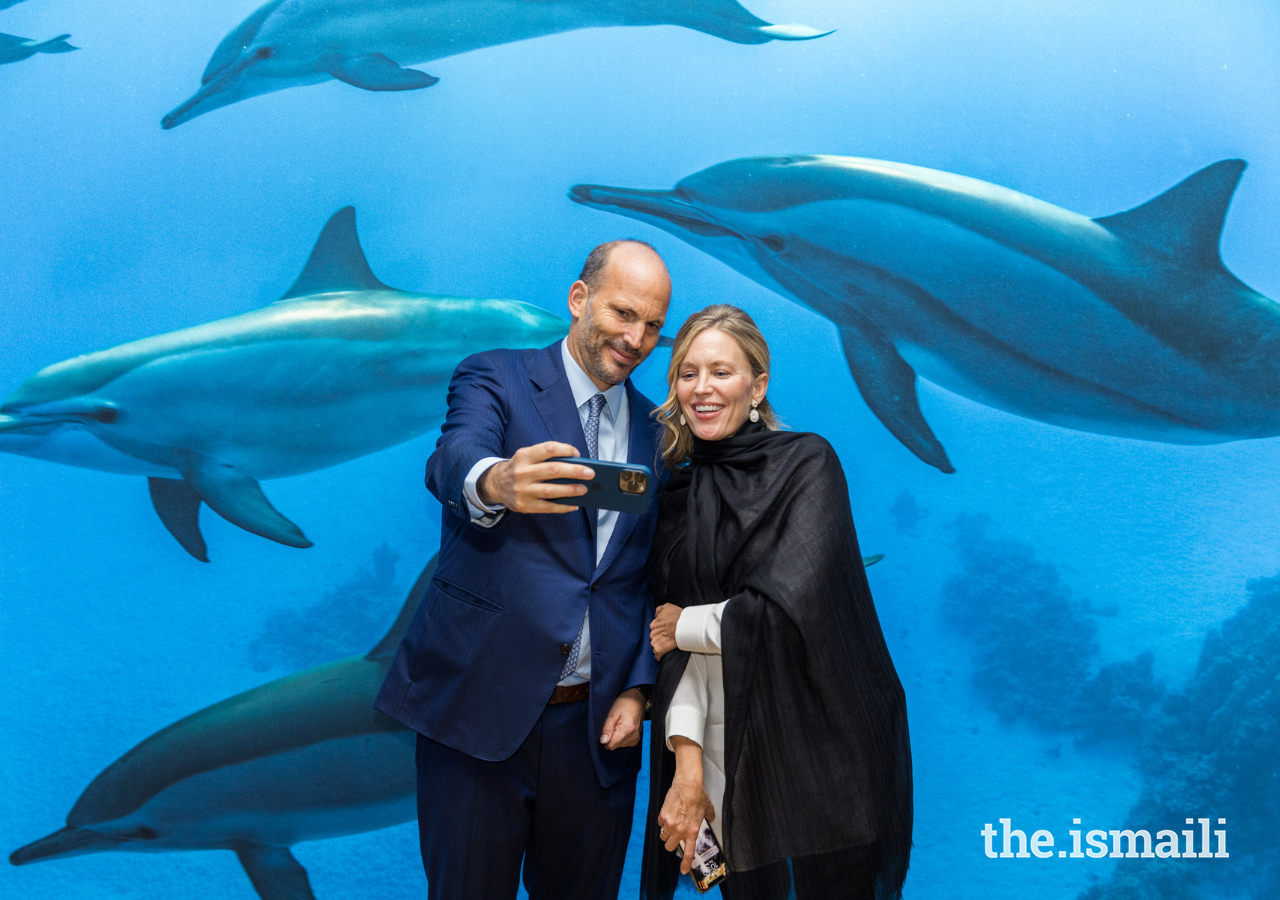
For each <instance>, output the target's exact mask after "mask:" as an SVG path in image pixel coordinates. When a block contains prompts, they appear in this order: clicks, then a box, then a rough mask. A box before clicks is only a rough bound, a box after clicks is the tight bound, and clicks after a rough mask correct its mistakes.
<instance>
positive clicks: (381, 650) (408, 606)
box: [365, 553, 440, 659]
mask: <svg viewBox="0 0 1280 900" xmlns="http://www.w3.org/2000/svg"><path fill="white" fill-rule="evenodd" d="M439 561H440V554H439V553H437V554H436V555H435V556H433V557H431V559H429V560H428V561H427V564H426V566H425V567H424V568H423V570H422V574H421V575H419V576H418V580H417V581H415V582H414V583H413V587H412V588H410V589H409V596H408V597H407V598H406V599H405V601H404V606H402V607H400V615H398V616H396V620H395V622H394V623H393V624H392V625H391V628H389V629H388V630H387V633H386V634H385V635H383V637H382V640H380V641H378V643H377V644H375V645H374V647H373V649H372V650H370V651H369V652H368V653H366V654H365V659H388V658H390V657H392V656H395V653H396V648H397V647H399V646H400V642H401V641H402V640H404V633H405V632H406V631H408V630H409V623H410V622H411V621H413V615H414V613H416V612H417V611H418V604H420V603H421V602H422V596H423V595H424V594H425V593H426V592H427V587H428V586H429V585H430V584H431V579H432V577H434V576H435V574H436V563H438V562H439Z"/></svg>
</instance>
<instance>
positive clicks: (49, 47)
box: [35, 34, 80, 53]
mask: <svg viewBox="0 0 1280 900" xmlns="http://www.w3.org/2000/svg"><path fill="white" fill-rule="evenodd" d="M69 37H71V35H69V34H60V35H58V36H57V37H56V38H49V40H47V41H44V42H43V43H39V44H36V46H35V51H36V52H37V53H70V52H71V51H72V50H79V49H80V48H79V47H72V46H71V45H70V44H68V43H67V38H69Z"/></svg>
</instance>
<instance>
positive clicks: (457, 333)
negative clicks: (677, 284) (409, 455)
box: [0, 206, 569, 561]
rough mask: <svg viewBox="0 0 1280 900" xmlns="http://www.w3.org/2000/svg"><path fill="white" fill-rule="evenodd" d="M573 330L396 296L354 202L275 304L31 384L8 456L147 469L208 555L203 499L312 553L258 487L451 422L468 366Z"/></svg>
mask: <svg viewBox="0 0 1280 900" xmlns="http://www.w3.org/2000/svg"><path fill="white" fill-rule="evenodd" d="M568 326H569V323H568V322H566V321H565V320H564V319H561V318H559V317H557V316H553V315H552V314H551V313H548V312H546V311H545V310H542V309H539V308H538V307H536V306H533V305H531V304H529V303H521V302H518V301H514V300H481V299H470V298H462V297H442V296H434V295H430V294H411V293H407V292H405V291H399V290H396V289H394V288H389V287H387V286H386V285H385V284H383V283H382V282H380V281H379V280H378V279H377V278H376V277H375V276H374V274H373V272H372V271H371V270H370V268H369V264H368V262H367V261H366V260H365V256H364V252H363V251H362V250H361V248H360V242H359V239H358V238H357V236H356V229H355V211H354V210H353V209H352V208H351V207H349V206H348V207H345V208H344V209H341V210H339V211H338V212H337V213H335V214H334V216H333V217H332V218H331V219H330V220H329V223H328V224H327V225H326V226H325V227H324V230H323V231H322V232H321V234H320V239H319V240H318V241H317V242H316V245H315V249H314V250H312V252H311V258H310V259H309V260H308V262H307V265H306V268H305V269H303V271H302V274H301V275H300V276H298V280H297V281H296V282H294V284H293V287H291V288H290V289H289V290H288V291H286V292H285V295H284V297H282V298H281V299H280V300H279V301H277V302H275V303H272V304H270V305H268V306H266V307H264V308H262V309H258V310H254V311H252V312H248V313H244V314H242V315H238V316H232V317H230V318H227V319H220V320H218V321H215V322H209V323H206V324H204V325H197V326H195V327H193V328H186V329H182V330H181V331H175V332H171V333H169V334H162V335H157V336H155V337H149V338H144V339H142V340H138V341H133V342H131V343H127V344H121V345H120V346H117V347H113V348H111V349H109V350H102V351H99V352H97V353H90V354H87V355H85V356H77V357H75V358H73V359H69V360H66V361H65V362H61V363H57V364H56V365H52V366H49V367H48V368H46V369H43V370H42V371H40V372H38V373H36V374H35V375H34V376H32V377H31V378H29V379H27V381H26V382H24V383H23V384H22V385H21V386H20V387H19V388H18V389H17V390H16V391H15V392H14V393H13V395H12V396H10V397H9V399H8V400H6V401H5V402H4V403H3V404H2V405H0V451H5V452H9V453H17V454H21V455H24V456H32V457H36V458H38V459H47V460H52V461H54V462H61V463H67V464H69V465H76V466H82V467H85V468H89V469H98V470H101V471H106V472H116V473H121V474H131V475H144V476H146V477H147V478H148V479H149V482H150V487H151V499H152V502H153V504H154V505H155V508H156V512H157V513H159V515H160V519H161V521H163V522H164V524H165V527H166V528H168V529H169V531H170V533H171V534H173V536H174V537H175V538H177V539H178V542H179V543H180V544H182V546H183V547H184V548H185V549H186V550H187V552H189V553H190V554H191V555H192V556H194V557H196V558H197V559H200V560H202V561H207V560H208V556H207V553H206V548H205V542H204V538H203V537H202V536H201V534H200V527H199V522H198V517H199V512H200V504H201V503H202V502H203V503H205V504H208V506H209V507H210V508H212V509H213V510H214V511H215V512H216V513H218V514H219V515H221V516H222V517H223V518H225V519H226V520H227V521H229V522H231V523H233V524H235V525H238V526H240V527H241V528H243V529H245V530H246V531H251V532H253V533H254V534H258V535H261V536H263V537H266V538H270V539H271V540H274V541H279V542H280V543H282V544H287V545H289V546H291V547H309V546H311V542H310V541H308V540H307V538H306V537H305V536H304V535H303V533H302V531H301V529H299V528H298V526H296V525H295V524H293V523H292V522H291V521H289V520H288V519H286V518H285V517H284V516H283V515H281V514H280V513H279V512H277V511H276V509H275V508H274V507H273V506H272V505H271V504H270V503H269V502H268V501H267V498H266V496H265V495H264V494H263V493H262V489H261V487H260V486H259V484H258V482H259V481H261V480H263V479H267V478H281V477H285V476H289V475H297V474H300V473H303V472H311V471H315V470H317V469H323V468H326V467H328V466H332V465H336V464H338V463H341V462H345V461H347V460H350V459H355V458H356V457H359V456H363V455H365V454H367V453H372V452H374V451H376V450H382V449H384V448H386V447H390V446H392V445H394V444H398V443H400V442H402V441H407V440H409V439H411V438H414V437H417V436H418V435H421V434H424V433H425V432H427V431H429V430H430V429H432V428H434V427H436V425H437V424H439V422H440V421H441V420H443V419H444V414H445V411H446V398H445V392H446V389H447V387H448V383H449V378H450V376H451V375H452V373H453V370H454V368H455V367H456V366H457V364H458V363H459V362H461V361H462V359H463V358H464V357H466V356H468V355H470V354H472V353H476V352H479V351H481V350H488V349H492V348H494V347H512V348H529V347H541V346H545V345H546V344H549V343H551V342H552V341H554V340H556V339H557V338H561V337H564V336H565V335H566V334H568V330H569V328H568Z"/></svg>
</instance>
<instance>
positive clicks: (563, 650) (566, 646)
mask: <svg viewBox="0 0 1280 900" xmlns="http://www.w3.org/2000/svg"><path fill="white" fill-rule="evenodd" d="M572 649H573V646H572V645H570V644H561V645H560V653H561V654H562V655H564V656H568V655H569V651H570V650H572Z"/></svg>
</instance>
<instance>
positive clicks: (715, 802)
mask: <svg viewBox="0 0 1280 900" xmlns="http://www.w3.org/2000/svg"><path fill="white" fill-rule="evenodd" d="M728 603H729V601H728V600H726V601H724V602H723V603H716V604H714V605H707V606H690V607H687V608H686V609H684V610H681V612H680V618H679V619H678V620H677V621H676V646H677V647H679V648H680V649H681V650H689V651H691V654H690V656H689V664H688V665H687V666H685V670H684V675H682V676H681V677H680V683H679V684H678V685H677V686H676V690H675V694H673V695H672V697H671V706H670V707H668V709H667V721H666V730H667V749H669V750H674V749H675V748H674V747H672V746H671V739H672V738H673V737H677V736H679V737H686V738H688V739H689V740H691V741H693V742H694V743H695V744H697V745H698V746H700V747H701V748H702V783H703V786H704V787H705V788H706V791H707V795H708V796H709V797H710V798H711V805H712V808H713V809H714V810H715V813H716V818H715V820H714V821H713V822H712V823H711V830H712V831H714V832H715V835H716V839H717V840H719V841H720V843H721V846H723V845H724V837H723V836H722V835H721V834H720V825H721V819H722V818H723V817H724V814H723V813H722V812H721V809H720V806H721V804H722V802H723V800H724V785H725V775H724V669H723V667H722V666H721V663H720V620H721V618H722V617H723V616H724V608H725V606H727V605H728Z"/></svg>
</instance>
